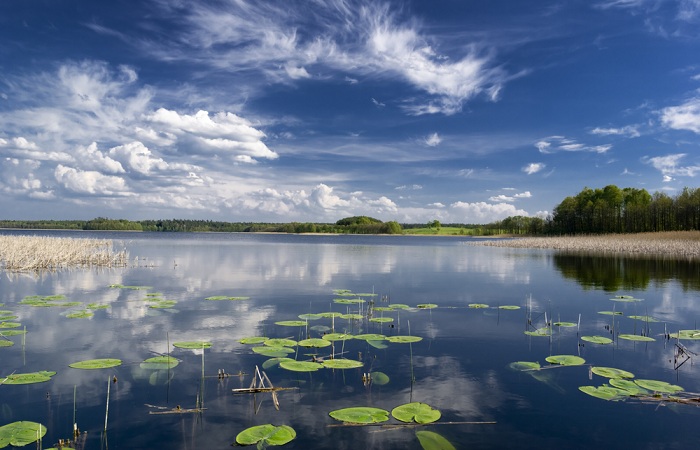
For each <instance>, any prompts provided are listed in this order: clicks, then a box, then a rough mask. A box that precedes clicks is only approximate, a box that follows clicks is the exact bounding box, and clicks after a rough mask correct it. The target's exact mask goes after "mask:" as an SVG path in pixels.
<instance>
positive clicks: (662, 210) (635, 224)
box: [489, 184, 700, 235]
mask: <svg viewBox="0 0 700 450" xmlns="http://www.w3.org/2000/svg"><path fill="white" fill-rule="evenodd" d="M489 228H491V229H495V230H498V232H505V233H512V234H568V235H570V234H603V233H643V232H655V231H689V230H700V189H698V188H688V187H686V188H684V189H683V191H681V192H680V193H679V194H677V195H676V196H674V197H671V196H669V195H668V194H666V193H664V192H655V193H654V194H650V193H649V192H648V191H647V190H646V189H636V188H630V187H627V188H622V189H621V188H619V187H617V186H615V185H612V184H611V185H608V186H605V187H604V188H598V189H592V188H589V187H586V188H584V189H583V190H581V192H579V193H578V194H576V195H575V196H569V197H566V198H565V199H564V200H562V202H561V203H559V204H558V205H557V206H556V207H555V208H554V209H553V211H552V214H551V215H550V216H549V217H546V218H544V219H543V218H540V217H523V216H513V217H507V218H506V219H503V220H501V221H498V222H494V223H492V224H490V225H489ZM495 230H494V231H495Z"/></svg>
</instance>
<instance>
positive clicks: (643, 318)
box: [627, 316, 659, 322]
mask: <svg viewBox="0 0 700 450" xmlns="http://www.w3.org/2000/svg"><path fill="white" fill-rule="evenodd" d="M627 317H629V318H630V319H636V320H641V321H642V322H658V321H659V320H658V319H655V318H653V317H651V316H627Z"/></svg>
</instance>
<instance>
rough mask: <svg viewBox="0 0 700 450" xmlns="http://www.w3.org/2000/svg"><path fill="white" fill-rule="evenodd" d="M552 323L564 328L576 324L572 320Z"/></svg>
mask: <svg viewBox="0 0 700 450" xmlns="http://www.w3.org/2000/svg"><path fill="white" fill-rule="evenodd" d="M552 325H554V326H556V327H564V328H570V327H575V326H576V324H575V323H574V322H554V323H553V324H552Z"/></svg>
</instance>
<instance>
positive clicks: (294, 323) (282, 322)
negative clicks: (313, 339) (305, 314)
mask: <svg viewBox="0 0 700 450" xmlns="http://www.w3.org/2000/svg"><path fill="white" fill-rule="evenodd" d="M275 325H282V326H283V327H305V326H306V322H305V321H303V320H280V321H279V322H275Z"/></svg>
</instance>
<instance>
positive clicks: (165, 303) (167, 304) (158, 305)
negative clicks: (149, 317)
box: [148, 300, 177, 309]
mask: <svg viewBox="0 0 700 450" xmlns="http://www.w3.org/2000/svg"><path fill="white" fill-rule="evenodd" d="M175 305H177V301H176V300H158V301H157V302H155V303H153V304H150V305H148V307H149V308H153V309H168V308H172V307H173V306H175Z"/></svg>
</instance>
